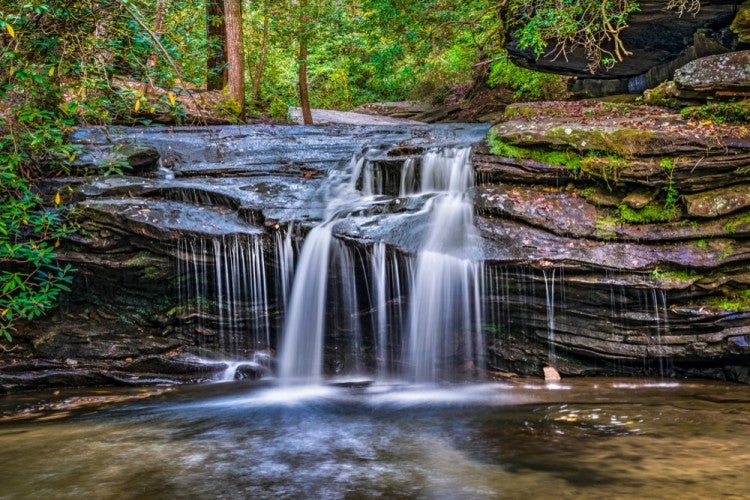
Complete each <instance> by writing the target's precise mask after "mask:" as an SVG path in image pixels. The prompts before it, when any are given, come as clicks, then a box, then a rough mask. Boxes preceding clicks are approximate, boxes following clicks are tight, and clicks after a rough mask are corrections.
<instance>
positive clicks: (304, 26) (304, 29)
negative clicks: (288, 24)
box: [299, 0, 313, 125]
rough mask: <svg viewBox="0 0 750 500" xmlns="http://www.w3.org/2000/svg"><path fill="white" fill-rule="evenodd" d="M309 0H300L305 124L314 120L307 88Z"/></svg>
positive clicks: (301, 89)
mask: <svg viewBox="0 0 750 500" xmlns="http://www.w3.org/2000/svg"><path fill="white" fill-rule="evenodd" d="M307 5H308V3H307V0H300V2H299V7H300V17H299V105H300V107H301V108H302V121H303V122H304V124H305V125H311V124H312V122H313V119H312V112H311V111H310V97H309V95H308V88H307V36H308V35H307V33H308V29H309V27H308V16H307Z"/></svg>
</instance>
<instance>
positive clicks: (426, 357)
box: [279, 148, 484, 382]
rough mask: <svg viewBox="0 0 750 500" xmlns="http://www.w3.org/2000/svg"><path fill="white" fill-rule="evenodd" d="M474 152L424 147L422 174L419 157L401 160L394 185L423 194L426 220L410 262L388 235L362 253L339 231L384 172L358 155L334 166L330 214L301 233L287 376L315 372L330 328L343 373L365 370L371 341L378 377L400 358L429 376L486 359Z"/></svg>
mask: <svg viewBox="0 0 750 500" xmlns="http://www.w3.org/2000/svg"><path fill="white" fill-rule="evenodd" d="M470 153H471V151H470V148H445V149H441V150H435V151H430V152H427V153H426V154H425V155H424V156H423V157H422V158H421V161H420V178H419V182H418V183H417V182H415V181H414V175H415V161H414V160H413V159H411V160H407V161H406V162H405V164H404V168H403V169H402V178H401V181H400V186H399V188H400V189H399V190H400V193H398V194H399V195H400V196H415V197H417V198H426V199H427V201H426V202H425V203H424V208H423V209H422V215H423V216H424V217H425V219H426V220H427V221H428V222H427V225H426V226H425V227H426V230H425V231H424V235H423V241H422V245H421V249H420V250H419V251H418V252H417V254H416V256H407V257H405V258H404V261H405V262H404V263H401V262H399V259H398V258H396V257H392V258H390V259H389V258H388V255H387V252H386V247H385V244H384V243H383V242H382V241H375V242H373V244H372V247H371V249H369V250H366V251H364V253H363V255H361V256H360V258H359V259H357V258H356V256H355V255H354V253H353V250H352V247H350V246H349V245H348V244H345V243H344V242H342V241H340V240H337V239H336V238H335V237H334V227H335V225H336V224H337V223H338V222H340V221H344V220H346V219H347V218H349V217H352V216H353V214H355V213H358V212H359V211H361V210H362V209H363V208H366V207H368V206H372V205H373V204H374V203H377V202H378V200H379V199H380V198H382V192H383V179H382V177H381V174H380V171H379V170H378V169H376V168H374V167H373V163H372V162H371V161H369V160H367V159H366V155H362V156H359V157H355V158H353V159H352V160H351V162H349V164H348V165H347V166H346V168H343V169H341V170H340V171H338V172H335V173H334V174H333V175H332V177H331V178H330V180H329V182H327V184H326V188H325V189H326V190H325V192H324V199H325V202H326V206H327V209H326V217H325V218H324V220H323V222H322V223H321V224H319V225H318V226H316V227H314V228H313V229H312V230H311V231H310V233H309V234H308V236H307V238H306V239H305V242H304V244H303V246H302V249H301V252H300V255H299V259H298V264H297V268H296V272H295V276H294V281H293V284H292V287H291V292H290V296H289V303H288V307H287V313H286V314H287V315H286V321H285V323H284V327H283V340H282V344H281V354H280V357H279V376H280V378H281V379H282V380H284V381H305V382H316V381H319V380H320V379H321V377H322V374H323V372H324V369H323V364H324V348H325V343H326V341H325V339H326V337H327V336H340V337H341V338H342V339H343V338H345V341H341V342H339V343H337V349H336V350H337V352H336V356H337V358H336V359H335V360H334V361H335V365H336V369H337V371H338V370H341V372H347V373H356V374H361V373H363V372H364V370H365V369H366V368H368V367H367V366H366V365H367V358H368V349H369V350H370V352H371V353H372V355H371V357H372V358H374V363H373V365H374V366H373V367H372V368H374V370H375V371H376V373H377V374H378V376H380V377H385V376H389V375H392V374H393V372H394V367H395V366H397V365H399V364H402V365H403V366H405V367H406V368H405V369H402V370H401V372H402V374H405V375H407V376H409V377H411V378H413V379H415V380H418V381H425V382H426V381H429V382H433V381H437V380H439V379H442V378H444V377H446V376H448V375H449V374H451V373H452V372H454V371H455V370H456V369H460V370H464V371H468V372H470V373H475V372H476V371H477V370H481V369H482V368H483V365H484V345H483V340H482V337H481V331H480V325H481V307H480V302H481V289H482V287H483V283H482V272H483V269H482V264H481V263H480V262H479V261H478V259H477V258H476V248H477V244H476V238H477V235H476V228H475V227H474V225H473V205H472V199H471V194H472V193H471V189H472V187H473V185H474V179H473V169H472V166H471V162H470ZM417 184H418V185H417ZM357 185H359V189H357ZM394 194H395V193H394ZM410 261H414V264H413V265H411V264H410V263H409V262H410ZM361 279H365V280H369V281H368V283H366V284H362V283H360V282H359V281H358V280H361ZM360 289H363V290H366V295H367V300H368V301H369V304H368V306H369V307H366V308H364V309H365V310H367V311H370V313H371V314H372V318H371V321H370V322H369V324H370V330H369V331H368V333H369V337H367V338H365V336H364V334H363V330H362V326H363V325H362V324H361V322H360V314H361V310H360V309H361V305H362V304H361V299H360V297H359V296H358V290H360ZM404 296H408V297H409V299H408V304H407V305H406V306H404V305H403V297H404ZM329 318H334V322H333V323H332V324H329V323H331V321H330V320H329ZM402 333H403V336H404V339H403V341H401V340H400V337H401V336H402V335H401V334H402ZM397 337H398V338H397ZM398 349H400V352H399V353H397V352H396V351H395V350H398ZM326 363H328V362H326Z"/></svg>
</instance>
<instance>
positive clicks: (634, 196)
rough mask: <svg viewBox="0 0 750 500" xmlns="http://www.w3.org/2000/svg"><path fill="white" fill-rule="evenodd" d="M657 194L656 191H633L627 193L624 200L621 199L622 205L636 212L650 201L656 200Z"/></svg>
mask: <svg viewBox="0 0 750 500" xmlns="http://www.w3.org/2000/svg"><path fill="white" fill-rule="evenodd" d="M657 194H658V191H654V190H649V191H646V190H640V189H639V190H635V191H631V192H630V193H628V194H627V195H626V196H625V198H623V199H622V203H624V204H625V205H627V206H629V207H630V208H634V209H636V210H640V209H642V208H643V207H645V206H646V205H648V204H649V203H651V202H652V201H654V199H656V195H657Z"/></svg>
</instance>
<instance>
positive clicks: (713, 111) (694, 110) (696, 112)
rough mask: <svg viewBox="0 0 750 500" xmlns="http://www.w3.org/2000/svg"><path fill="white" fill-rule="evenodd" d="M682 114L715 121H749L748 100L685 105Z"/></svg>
mask: <svg viewBox="0 0 750 500" xmlns="http://www.w3.org/2000/svg"><path fill="white" fill-rule="evenodd" d="M682 116H683V118H685V119H688V120H710V121H712V122H715V123H737V124H744V123H750V100H745V101H740V102H719V103H715V104H707V105H705V106H693V107H687V108H683V110H682Z"/></svg>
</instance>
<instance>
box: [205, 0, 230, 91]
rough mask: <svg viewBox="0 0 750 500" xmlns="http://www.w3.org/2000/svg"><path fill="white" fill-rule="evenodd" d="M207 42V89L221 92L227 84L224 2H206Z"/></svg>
mask: <svg viewBox="0 0 750 500" xmlns="http://www.w3.org/2000/svg"><path fill="white" fill-rule="evenodd" d="M206 42H207V44H206V89H207V90H221V89H223V88H224V86H226V84H227V54H226V49H227V33H226V31H225V27H224V1H223V0H206Z"/></svg>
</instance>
